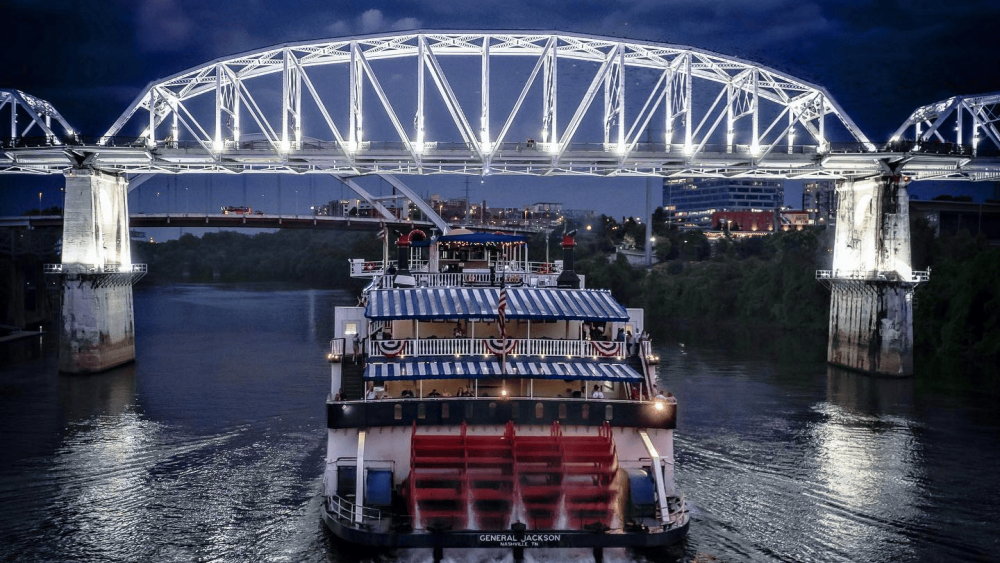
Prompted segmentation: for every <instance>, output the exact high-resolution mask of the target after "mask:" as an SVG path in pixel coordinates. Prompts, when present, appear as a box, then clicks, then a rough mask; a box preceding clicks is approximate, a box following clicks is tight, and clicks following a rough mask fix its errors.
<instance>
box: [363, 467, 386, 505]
mask: <svg viewBox="0 0 1000 563" xmlns="http://www.w3.org/2000/svg"><path fill="white" fill-rule="evenodd" d="M365 504H368V505H373V506H388V505H390V504H392V470H390V469H369V470H368V479H367V480H366V481H365Z"/></svg>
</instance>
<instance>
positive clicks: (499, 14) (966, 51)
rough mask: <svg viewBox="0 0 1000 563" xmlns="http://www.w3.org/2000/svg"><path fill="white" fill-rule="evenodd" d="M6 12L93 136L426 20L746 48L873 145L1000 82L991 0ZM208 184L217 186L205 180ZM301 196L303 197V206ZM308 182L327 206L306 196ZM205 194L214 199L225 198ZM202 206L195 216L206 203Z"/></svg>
mask: <svg viewBox="0 0 1000 563" xmlns="http://www.w3.org/2000/svg"><path fill="white" fill-rule="evenodd" d="M0 13H2V14H3V19H4V21H5V24H4V38H5V41H4V50H5V55H6V56H5V57H4V59H5V62H4V64H3V65H0V88H17V89H20V90H24V91H25V92H28V93H30V94H32V95H35V96H38V97H41V98H43V99H46V100H48V101H49V102H51V103H53V104H54V105H55V107H56V108H57V109H58V110H59V111H60V113H62V115H63V116H64V117H65V118H66V119H67V120H68V121H69V122H70V124H72V125H73V126H74V127H76V128H77V129H78V130H80V131H81V132H82V133H83V134H84V135H94V136H97V135H101V134H103V133H104V132H105V131H106V130H107V129H108V128H109V127H110V126H111V124H112V123H113V122H114V121H115V119H116V118H117V117H118V115H120V114H121V113H122V112H123V111H124V110H125V108H126V107H127V106H128V104H129V103H131V102H132V100H133V99H134V98H135V97H136V96H137V95H138V94H139V93H140V92H141V90H142V89H143V88H144V87H145V86H146V84H148V83H149V82H151V81H154V80H157V79H160V78H163V77H166V76H169V75H171V74H174V73H177V72H180V71H183V70H185V69H188V68H190V67H193V66H197V65H200V64H203V63H205V62H208V61H210V60H213V59H216V58H219V57H223V56H226V55H231V54H234V53H239V52H244V51H251V50H257V49H261V48H264V47H268V46H270V45H275V44H279V43H285V42H291V41H302V40H311V39H323V38H333V37H343V36H350V35H356V34H364V33H375V32H385V31H402V30H411V29H426V30H433V29H445V30H461V29H469V30H489V29H509V30H512V29H524V30H532V29H543V28H542V27H540V25H539V24H540V23H544V24H545V25H544V29H545V30H555V31H572V32H579V33H588V34H599V35H609V36H615V37H624V38H629V39H640V40H649V41H657V42H664V43H671V44H675V45H690V46H693V47H698V48H701V49H706V50H709V51H715V52H718V53H720V54H723V55H731V56H736V57H740V58H743V59H747V60H751V61H755V62H758V63H761V64H764V65H766V66H770V67H772V68H775V69H777V70H780V71H783V72H787V73H789V74H791V75H793V76H795V77H798V78H800V79H803V80H806V81H808V82H812V83H815V84H819V85H822V86H824V87H825V88H826V89H827V90H828V91H829V92H830V93H831V94H832V95H833V97H834V98H835V99H836V100H837V101H838V102H839V103H840V105H841V107H842V108H844V110H845V111H846V112H847V113H848V115H850V116H851V117H852V118H853V120H854V121H855V123H857V125H858V126H859V127H860V128H861V129H862V131H864V132H865V134H866V135H868V137H869V138H870V139H872V140H873V141H884V140H887V139H888V137H889V135H890V134H891V133H892V132H893V131H894V130H895V129H896V128H897V127H898V126H899V125H900V124H901V123H902V122H903V121H904V120H905V119H906V118H907V117H908V116H909V114H910V112H912V110H913V109H915V108H916V107H918V106H921V105H924V104H927V103H930V102H934V101H938V100H942V99H945V98H947V97H949V96H952V95H956V94H979V93H986V92H995V91H1000V72H998V69H1000V34H998V33H996V28H997V26H998V25H1000V2H996V1H986V0H962V1H959V2H939V1H929V0H911V1H903V0H897V1H885V0H872V1H867V0H840V1H836V2H804V1H796V0H754V1H753V2H747V1H745V0H723V1H720V0H636V1H625V2H608V1H600V2H598V1H582V2H569V1H567V0H530V1H522V0H507V1H504V2H491V3H485V2H469V1H467V0H461V1H457V0H436V1H434V2H407V1H393V2H386V1H377V0H376V1H368V2H337V1H332V2H331V1H329V0H326V1H319V0H308V1H303V2H287V1H284V2H276V1H270V0H247V1H242V2H225V1H221V0H217V1H214V2H204V1H202V0H142V1H134V0H103V1H102V0H95V1H84V0H79V1H74V0H45V1H43V2H39V1H37V0H5V2H4V3H3V7H2V8H0ZM518 181H520V180H518ZM168 182H169V181H168V180H167V179H163V180H159V179H157V180H153V181H150V182H149V184H150V186H149V187H148V188H147V187H146V186H144V188H145V189H147V191H148V192H150V193H152V192H153V191H154V190H161V191H162V190H163V189H164V188H165V187H167V186H168ZM196 182H197V184H198V185H202V186H203V185H205V180H204V179H198V180H197V181H196ZM233 182H234V181H232V180H231V181H230V184H232V183H233ZM235 182H236V183H235V184H234V185H230V186H229V188H226V187H225V186H223V185H221V184H220V185H217V186H216V187H215V191H216V192H218V193H225V190H226V189H232V190H235V191H233V192H232V193H233V194H234V195H232V196H230V199H239V198H242V197H243V196H242V193H243V191H249V192H250V193H251V194H252V193H254V192H256V191H261V190H259V189H257V186H255V185H254V184H253V183H250V184H249V188H248V189H247V190H243V189H242V184H241V183H240V182H239V181H238V180H236V181H235ZM631 182H632V183H631V184H630V186H632V187H635V188H636V189H633V190H624V191H623V195H621V196H620V197H618V196H616V197H612V198H608V197H605V195H604V194H605V192H604V191H602V190H604V189H605V187H603V186H595V187H594V188H592V190H593V195H594V197H593V198H591V197H590V196H589V195H587V198H588V199H592V200H593V201H595V203H594V204H593V205H594V206H598V208H597V211H599V212H606V213H609V214H612V215H624V214H640V213H641V212H642V207H643V205H644V193H643V190H642V189H641V188H642V187H643V186H644V185H645V181H644V180H641V179H640V180H633V181H631ZM491 183H492V184H494V185H493V186H491V185H489V184H491ZM61 184H62V180H61V178H58V177H56V178H47V179H37V178H28V177H24V176H16V177H14V176H5V177H0V190H2V191H0V193H2V196H0V215H12V214H20V213H21V212H22V211H23V210H24V209H27V208H32V207H37V206H38V192H39V191H42V192H43V198H42V205H43V206H45V207H48V206H50V205H61V201H60V194H59V186H61ZM413 184H414V187H416V188H417V189H418V190H419V191H420V192H421V193H425V192H428V193H441V194H442V195H444V196H446V197H460V196H462V195H464V193H465V184H464V180H463V179H461V178H457V177H456V178H450V177H449V178H445V179H436V180H435V184H433V185H429V184H422V183H420V182H413ZM477 184H479V179H478V178H477V179H475V181H474V183H473V184H472V190H471V192H470V195H471V198H472V199H473V200H475V201H479V200H482V199H483V198H486V199H487V200H488V201H489V202H490V203H491V205H492V204H493V202H496V204H497V205H510V206H520V205H523V204H528V203H531V202H534V201H539V200H544V201H562V202H563V203H564V204H565V205H566V206H567V207H571V208H578V207H583V206H582V205H579V204H577V202H573V201H569V200H570V198H572V197H573V196H574V192H572V191H570V190H566V189H564V188H561V187H560V185H559V184H558V183H555V184H552V185H551V186H550V189H549V190H548V191H544V190H545V188H542V190H543V191H541V192H540V191H539V187H538V186H545V184H541V183H536V182H531V183H530V184H531V186H530V187H529V188H528V189H518V185H517V184H516V183H514V181H513V180H505V179H502V178H500V179H496V180H494V179H492V178H491V179H488V180H487V182H486V183H485V184H481V185H478V186H477ZM375 186H376V188H375V189H376V190H377V184H376V185H375ZM969 187H970V186H962V187H961V188H962V189H968V188H969ZM490 188H495V189H490ZM192 189H193V188H192ZM790 191H792V192H794V190H790ZM292 192H297V193H296V194H295V195H296V196H297V198H296V199H297V200H298V201H297V202H296V203H292V199H291V198H292ZM307 193H308V194H310V197H314V198H316V199H317V200H318V201H315V202H309V201H303V198H305V195H304V194H307ZM340 193H341V190H340V188H339V187H336V186H333V185H332V184H331V183H330V182H329V181H326V183H325V184H323V185H320V186H317V185H316V183H315V181H313V183H312V184H309V185H292V184H289V186H288V187H287V188H286V189H285V190H284V191H283V196H282V201H281V202H277V201H275V200H273V199H268V198H267V197H265V196H264V195H262V194H258V197H260V198H261V199H262V200H263V205H265V206H268V207H270V208H271V210H276V209H277V208H282V210H283V211H285V212H291V211H292V210H293V208H296V209H295V210H297V211H300V212H307V211H304V210H307V209H308V207H307V206H308V204H313V203H322V202H324V201H326V200H328V199H336V198H338V197H340ZM539 193H541V194H542V195H539ZM345 195H346V194H345ZM174 197H175V200H176V199H177V198H178V196H176V195H175V196H174ZM133 198H134V199H133V200H132V202H131V203H132V207H133V210H134V211H140V212H141V211H142V209H140V208H141V207H142V206H143V205H146V206H147V208H148V210H150V211H153V210H155V209H154V207H155V202H156V199H158V197H157V196H155V195H154V196H150V195H148V194H143V195H142V196H141V197H136V196H133ZM142 198H145V199H144V200H143V199H142ZM248 198H249V196H248ZM577 198H578V195H577ZM191 199H192V198H191V196H188V201H190V200H191ZM151 200H152V202H153V203H149V201H151ZM202 200H205V201H204V202H203V203H202V204H198V205H201V206H202V207H206V208H207V207H209V206H211V205H215V204H218V201H215V202H211V201H207V198H202ZM789 200H791V201H789ZM199 201H201V200H199ZM143 202H145V203H143ZM232 203H233V204H240V203H243V202H241V201H233V202H232ZM248 203H249V202H248ZM786 203H790V204H792V205H795V206H796V207H797V206H798V201H797V200H796V199H795V196H794V195H789V196H786ZM191 205H192V207H191V210H192V211H195V210H200V208H198V207H197V205H195V204H191ZM600 206H603V207H600ZM205 210H207V209H205Z"/></svg>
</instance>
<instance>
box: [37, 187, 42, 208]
mask: <svg viewBox="0 0 1000 563" xmlns="http://www.w3.org/2000/svg"><path fill="white" fill-rule="evenodd" d="M38 212H39V213H41V212H42V192H38Z"/></svg>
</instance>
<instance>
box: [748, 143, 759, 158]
mask: <svg viewBox="0 0 1000 563" xmlns="http://www.w3.org/2000/svg"><path fill="white" fill-rule="evenodd" d="M750 154H751V155H752V156H760V145H758V144H757V143H754V144H752V145H750Z"/></svg>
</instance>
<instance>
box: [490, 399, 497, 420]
mask: <svg viewBox="0 0 1000 563" xmlns="http://www.w3.org/2000/svg"><path fill="white" fill-rule="evenodd" d="M496 415H497V404H496V403H494V402H491V403H490V418H493V417H494V416H496Z"/></svg>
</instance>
